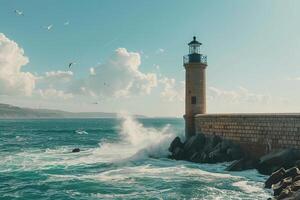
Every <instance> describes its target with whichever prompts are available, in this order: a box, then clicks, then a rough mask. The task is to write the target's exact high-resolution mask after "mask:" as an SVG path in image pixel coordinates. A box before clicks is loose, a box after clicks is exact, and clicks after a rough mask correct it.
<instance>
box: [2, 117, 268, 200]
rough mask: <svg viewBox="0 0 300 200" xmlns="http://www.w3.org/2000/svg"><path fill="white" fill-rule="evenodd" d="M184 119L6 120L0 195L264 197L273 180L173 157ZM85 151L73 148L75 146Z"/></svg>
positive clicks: (41, 199) (77, 199)
mask: <svg viewBox="0 0 300 200" xmlns="http://www.w3.org/2000/svg"><path fill="white" fill-rule="evenodd" d="M176 136H179V137H181V138H183V137H184V123H183V119H177V118H141V119H136V118H134V117H132V116H129V115H127V114H122V115H120V116H119V117H118V118H113V119H18V120H15V119H7V120H0V199H1V200H9V199H28V200H34V199H38V200H46V199H47V200H52V199H53V200H60V199H61V200H68V199H74V200H94V199H206V200H210V199H211V200H215V199H236V200H237V199H249V200H250V199H251V200H253V199H257V200H258V199H264V200H266V199H267V198H269V197H271V191H269V190H266V189H264V188H263V182H264V180H265V179H266V178H267V177H266V176H263V175H260V174H259V173H258V172H257V171H255V170H248V171H243V172H228V171H225V168H226V166H228V165H229V164H230V163H222V164H197V163H191V162H187V161H176V160H171V159H168V155H169V152H168V147H169V144H170V142H171V141H172V140H173V139H174V138H175V137H176ZM74 148H80V150H81V151H80V152H78V153H72V149H74Z"/></svg>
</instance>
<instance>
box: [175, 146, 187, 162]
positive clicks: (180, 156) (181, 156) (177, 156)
mask: <svg viewBox="0 0 300 200" xmlns="http://www.w3.org/2000/svg"><path fill="white" fill-rule="evenodd" d="M172 158H173V159H175V160H184V159H185V154H184V150H183V149H182V148H180V147H176V148H175V150H174V152H173V154H172Z"/></svg>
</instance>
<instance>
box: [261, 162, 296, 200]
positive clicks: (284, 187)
mask: <svg viewBox="0 0 300 200" xmlns="http://www.w3.org/2000/svg"><path fill="white" fill-rule="evenodd" d="M265 187H266V188H272V189H273V191H274V198H273V199H276V200H300V170H299V168H298V167H292V168H290V169H288V170H285V169H284V168H281V169H279V170H277V171H275V172H273V173H272V175H271V176H270V177H269V178H268V179H267V180H266V182H265ZM270 199H271V198H270Z"/></svg>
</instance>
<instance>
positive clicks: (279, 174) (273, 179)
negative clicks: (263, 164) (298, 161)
mask: <svg viewBox="0 0 300 200" xmlns="http://www.w3.org/2000/svg"><path fill="white" fill-rule="evenodd" d="M284 175H285V170H284V168H280V169H279V170H277V171H275V172H273V173H272V175H271V176H270V177H269V178H268V179H267V180H266V182H265V188H271V187H272V185H273V184H276V183H278V182H280V181H281V180H282V179H283V178H284Z"/></svg>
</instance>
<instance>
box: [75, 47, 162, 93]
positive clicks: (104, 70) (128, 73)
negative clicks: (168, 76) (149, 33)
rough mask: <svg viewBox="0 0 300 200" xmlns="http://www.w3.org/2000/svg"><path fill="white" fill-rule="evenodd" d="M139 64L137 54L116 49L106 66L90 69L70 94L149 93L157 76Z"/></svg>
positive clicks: (154, 84) (155, 82)
mask: <svg viewBox="0 0 300 200" xmlns="http://www.w3.org/2000/svg"><path fill="white" fill-rule="evenodd" d="M140 64H141V58H140V54H139V53H134V52H128V51H127V50H126V49H125V48H118V49H116V51H115V52H114V54H113V55H112V56H111V57H110V59H109V60H108V61H107V62H106V63H104V64H100V65H99V66H97V67H94V68H93V69H92V70H91V69H90V75H89V77H88V78H86V79H83V80H80V81H77V82H75V83H74V84H73V87H72V91H73V92H75V93H82V94H89V95H92V96H94V95H96V96H105V97H128V96H131V95H140V94H150V93H151V90H152V89H153V88H154V87H156V86H157V76H156V74H155V73H143V72H142V71H140V69H139V66H140Z"/></svg>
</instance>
